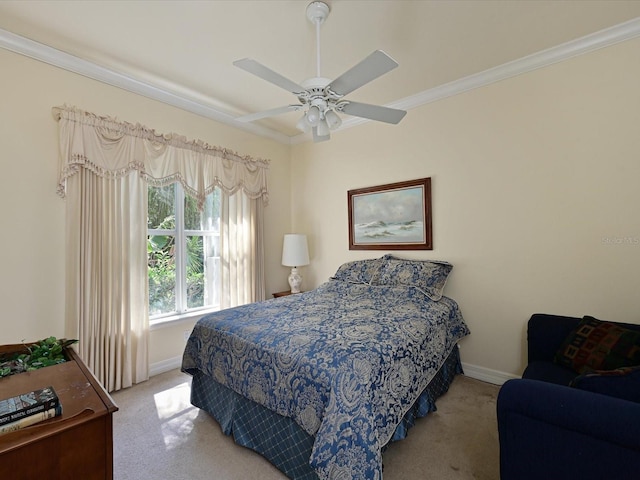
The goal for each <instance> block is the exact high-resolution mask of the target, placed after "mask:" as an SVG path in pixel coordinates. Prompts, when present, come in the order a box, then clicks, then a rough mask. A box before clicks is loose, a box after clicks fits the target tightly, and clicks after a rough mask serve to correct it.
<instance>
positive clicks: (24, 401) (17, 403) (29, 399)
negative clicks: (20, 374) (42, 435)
mask: <svg viewBox="0 0 640 480" xmlns="http://www.w3.org/2000/svg"><path fill="white" fill-rule="evenodd" d="M61 414H62V404H61V403H60V399H59V398H58V395H56V392H55V390H54V389H53V387H46V388H42V389H40V390H33V391H31V392H26V393H23V394H21V395H17V396H15V397H11V398H6V399H4V400H0V434H3V433H9V432H13V431H14V430H19V429H21V428H25V427H28V426H29V425H33V424H35V423H38V422H42V421H44V420H47V419H49V418H53V417H57V416H58V415H61Z"/></svg>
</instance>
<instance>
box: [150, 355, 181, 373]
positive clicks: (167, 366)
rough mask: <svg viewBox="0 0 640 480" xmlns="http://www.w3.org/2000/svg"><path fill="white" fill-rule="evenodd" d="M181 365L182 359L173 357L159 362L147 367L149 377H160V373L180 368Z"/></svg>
mask: <svg viewBox="0 0 640 480" xmlns="http://www.w3.org/2000/svg"><path fill="white" fill-rule="evenodd" d="M181 365H182V357H181V356H180V357H173V358H168V359H166V360H162V361H160V362H156V363H152V364H151V365H149V376H150V377H153V376H154V375H160V374H161V373H165V372H168V371H170V370H175V369H176V368H180V366H181Z"/></svg>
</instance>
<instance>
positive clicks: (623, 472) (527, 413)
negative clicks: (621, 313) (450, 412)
mask: <svg viewBox="0 0 640 480" xmlns="http://www.w3.org/2000/svg"><path fill="white" fill-rule="evenodd" d="M497 415H498V433H499V438H500V472H501V477H500V478H501V480H515V479H517V480H526V479H540V478H580V479H581V480H584V479H594V480H595V479H602V478H635V477H636V475H637V472H638V471H640V405H639V404H636V403H633V402H629V401H626V400H621V399H619V398H614V397H609V396H606V395H600V394H597V393H592V392H587V391H583V390H578V389H575V388H570V387H565V386H561V385H556V384H552V383H547V382H541V381H537V380H526V379H516V380H509V381H507V382H506V383H505V384H504V385H503V386H502V388H501V389H500V392H499V394H498V401H497Z"/></svg>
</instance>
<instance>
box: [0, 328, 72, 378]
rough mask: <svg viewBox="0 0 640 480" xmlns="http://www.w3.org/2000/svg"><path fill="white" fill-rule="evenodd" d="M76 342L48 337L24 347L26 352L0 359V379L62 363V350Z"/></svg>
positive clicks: (10, 354)
mask: <svg viewBox="0 0 640 480" xmlns="http://www.w3.org/2000/svg"><path fill="white" fill-rule="evenodd" d="M77 342H78V340H67V339H64V338H63V339H57V338H56V337H48V338H45V339H43V340H40V341H38V342H35V343H33V344H30V345H25V349H26V350H27V352H24V351H22V352H17V353H16V352H12V353H9V354H5V355H4V356H2V357H0V377H8V376H9V375H14V374H16V373H22V372H29V371H31V370H37V369H39V368H42V367H48V366H51V365H56V364H58V363H63V362H65V361H66V358H65V357H64V349H65V348H66V347H68V346H70V345H73V344H74V343H77Z"/></svg>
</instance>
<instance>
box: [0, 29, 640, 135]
mask: <svg viewBox="0 0 640 480" xmlns="http://www.w3.org/2000/svg"><path fill="white" fill-rule="evenodd" d="M638 36H640V17H637V18H634V19H632V20H629V21H627V22H624V23H621V24H618V25H615V26H613V27H610V28H606V29H604V30H600V31H598V32H595V33H592V34H589V35H586V36H584V37H581V38H578V39H576V40H571V41H569V42H566V43H563V44H561V45H558V46H555V47H551V48H548V49H546V50H542V51H540V52H537V53H534V54H532V55H528V56H526V57H523V58H520V59H517V60H514V61H511V62H507V63H504V64H502V65H499V66H497V67H494V68H490V69H488V70H485V71H483V72H479V73H475V74H473V75H469V76H467V77H463V78H460V79H458V80H454V81H452V82H449V83H445V84H443V85H439V86H437V87H434V88H430V89H428V90H425V91H423V92H420V93H418V94H416V95H412V96H409V97H406V98H403V99H400V100H397V101H395V102H392V103H389V104H387V105H386V106H387V107H391V108H399V109H402V110H411V109H412V108H416V107H419V106H422V105H425V104H427V103H431V102H435V101H438V100H442V99H444V98H447V97H451V96H453V95H458V94H460V93H464V92H468V91H469V90H473V89H476V88H480V87H484V86H486V85H489V84H491V83H495V82H499V81H501V80H505V79H507V78H511V77H515V76H516V75H521V74H523V73H527V72H530V71H532V70H536V69H539V68H544V67H546V66H549V65H553V64H554V63H558V62H562V61H565V60H568V59H570V58H572V57H576V56H578V55H583V54H585V53H589V52H592V51H594V50H598V49H601V48H605V47H608V46H611V45H615V44H617V43H621V42H625V41H627V40H631V39H633V38H636V37H638ZM0 48H4V49H6V50H10V51H12V52H14V53H18V54H20V55H24V56H27V57H30V58H33V59H35V60H39V61H41V62H44V63H48V64H49V65H53V66H55V67H59V68H62V69H64V70H67V71H70V72H74V73H77V74H79V75H83V76H85V77H88V78H91V79H93V80H97V81H99V82H103V83H106V84H108V85H112V86H115V87H118V88H122V89H124V90H127V91H129V92H132V93H137V94H139V95H143V96H145V97H148V98H151V99H153V100H157V101H159V102H163V103H166V104H168V105H172V106H174V107H177V108H181V109H183V110H186V111H188V112H192V113H195V114H197V115H201V116H203V117H206V118H210V119H212V120H215V121H217V122H221V123H224V124H226V125H229V126H232V127H234V128H238V129H240V130H244V131H247V132H250V133H253V134H256V135H260V136H263V137H267V138H270V139H272V140H275V141H277V142H280V143H283V144H287V145H288V144H298V143H303V142H306V141H309V140H310V136H309V135H307V134H300V135H295V136H291V137H290V136H288V135H285V134H283V133H280V132H278V131H276V130H273V129H270V128H266V127H263V126H261V125H258V124H253V123H244V122H238V121H237V120H235V118H234V117H233V116H232V115H230V114H228V113H226V112H223V111H222V110H220V109H218V108H215V107H213V106H212V105H208V104H206V103H204V102H202V101H201V100H196V99H194V98H190V97H188V96H187V95H184V94H180V93H176V92H172V91H170V90H168V89H166V88H160V87H157V86H155V85H152V84H150V83H148V82H145V81H141V80H138V79H136V78H134V77H132V76H129V75H126V74H123V73H120V72H117V71H115V70H112V69H109V68H105V67H102V66H100V65H97V64H95V63H92V62H89V61H87V60H83V59H81V58H79V57H76V56H74V55H70V54H68V53H65V52H63V51H61V50H57V49H55V48H52V47H49V46H48V45H44V44H42V43H38V42H36V41H34V40H31V39H28V38H26V37H22V36H20V35H16V34H14V33H11V32H9V31H7V30H3V29H0ZM370 121H371V120H366V119H362V118H356V117H351V118H349V119H347V120H345V121H343V123H342V126H341V127H340V129H339V130H344V129H347V128H351V127H355V126H356V125H360V124H363V123H367V122H370Z"/></svg>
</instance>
